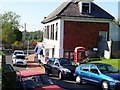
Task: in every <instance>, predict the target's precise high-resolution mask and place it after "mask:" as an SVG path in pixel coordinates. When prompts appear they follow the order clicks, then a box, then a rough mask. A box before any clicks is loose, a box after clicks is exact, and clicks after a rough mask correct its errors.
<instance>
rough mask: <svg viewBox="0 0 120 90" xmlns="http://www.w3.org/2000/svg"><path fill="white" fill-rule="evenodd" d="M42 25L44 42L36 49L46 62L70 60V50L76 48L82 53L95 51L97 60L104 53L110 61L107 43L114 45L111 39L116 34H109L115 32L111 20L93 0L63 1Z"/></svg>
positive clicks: (72, 50) (109, 47)
mask: <svg viewBox="0 0 120 90" xmlns="http://www.w3.org/2000/svg"><path fill="white" fill-rule="evenodd" d="M42 23H43V24H44V40H43V42H42V43H39V46H41V45H42V46H44V48H43V49H44V54H45V55H46V54H47V55H48V56H49V57H50V58H51V57H67V58H74V49H75V47H78V46H82V47H85V48H86V50H93V49H94V48H97V49H98V52H99V56H104V55H105V53H107V54H109V56H108V57H110V56H111V51H112V49H111V43H109V40H111V39H112V38H113V39H112V40H114V39H115V40H117V41H118V39H117V37H116V36H115V37H116V38H115V37H114V35H116V34H117V33H116V34H113V33H112V32H114V31H115V30H114V29H113V27H114V24H115V23H114V17H113V16H112V15H110V14H109V13H108V12H106V11H105V10H104V9H102V8H101V7H100V6H98V5H97V4H95V3H94V2H93V0H66V1H65V2H63V3H62V4H61V5H60V6H59V7H58V8H57V9H56V10H55V11H53V12H52V13H51V14H50V15H48V16H47V17H45V18H44V20H43V21H42ZM116 32H118V31H116ZM119 40H120V39H119ZM108 43H109V44H110V45H108ZM106 51H107V52H106Z"/></svg>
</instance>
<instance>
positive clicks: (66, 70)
mask: <svg viewBox="0 0 120 90" xmlns="http://www.w3.org/2000/svg"><path fill="white" fill-rule="evenodd" d="M63 71H64V72H69V73H70V72H71V71H70V70H69V69H63Z"/></svg>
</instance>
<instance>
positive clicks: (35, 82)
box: [22, 74, 54, 89]
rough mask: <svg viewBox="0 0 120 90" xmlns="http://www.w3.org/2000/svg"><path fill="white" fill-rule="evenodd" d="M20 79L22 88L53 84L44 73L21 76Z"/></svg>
mask: <svg viewBox="0 0 120 90" xmlns="http://www.w3.org/2000/svg"><path fill="white" fill-rule="evenodd" d="M22 81H23V88H24V89H29V88H36V87H41V86H49V85H53V84H54V83H53V82H52V80H51V79H50V78H49V77H48V76H47V75H46V74H43V75H36V76H29V77H24V78H22Z"/></svg>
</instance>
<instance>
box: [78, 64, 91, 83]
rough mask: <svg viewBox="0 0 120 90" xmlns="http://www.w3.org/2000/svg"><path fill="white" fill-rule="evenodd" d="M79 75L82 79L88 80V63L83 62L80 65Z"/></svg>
mask: <svg viewBox="0 0 120 90" xmlns="http://www.w3.org/2000/svg"><path fill="white" fill-rule="evenodd" d="M79 74H80V76H81V77H82V79H83V80H84V81H88V79H89V64H84V65H82V66H81V67H80V73H79Z"/></svg>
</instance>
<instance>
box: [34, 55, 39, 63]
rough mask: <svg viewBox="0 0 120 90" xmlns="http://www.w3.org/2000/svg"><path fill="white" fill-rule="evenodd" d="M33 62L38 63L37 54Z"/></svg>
mask: <svg viewBox="0 0 120 90" xmlns="http://www.w3.org/2000/svg"><path fill="white" fill-rule="evenodd" d="M34 62H38V54H36V55H35V57H34Z"/></svg>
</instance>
